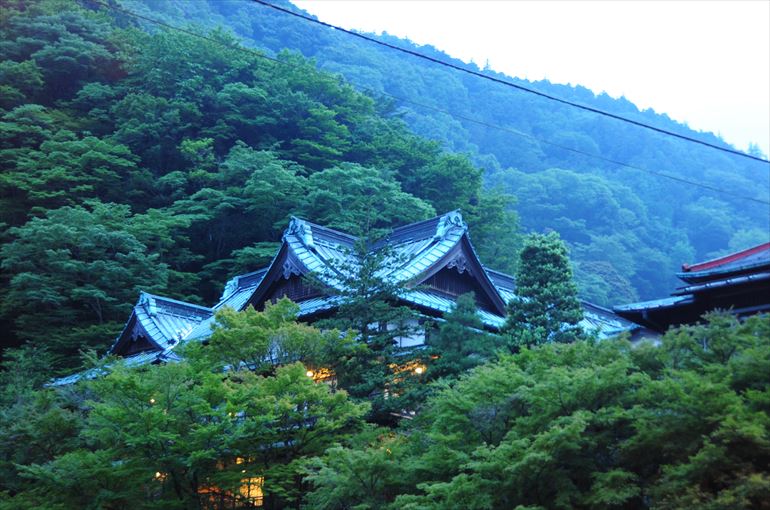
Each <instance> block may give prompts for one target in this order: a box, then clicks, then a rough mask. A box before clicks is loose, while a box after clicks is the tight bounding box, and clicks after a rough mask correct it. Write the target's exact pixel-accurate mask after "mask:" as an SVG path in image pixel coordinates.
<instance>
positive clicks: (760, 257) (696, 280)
mask: <svg viewBox="0 0 770 510" xmlns="http://www.w3.org/2000/svg"><path fill="white" fill-rule="evenodd" d="M682 269H683V270H684V271H683V272H681V273H677V276H678V277H679V278H680V279H682V280H684V281H685V282H686V283H689V284H690V285H687V286H684V287H680V288H678V289H677V290H675V291H674V292H672V293H671V296H672V297H669V298H665V299H657V300H653V301H644V302H641V303H631V304H627V305H619V306H616V307H615V308H614V309H615V311H616V312H617V313H618V314H619V315H621V316H622V317H625V318H627V319H630V320H632V321H634V322H636V323H637V324H641V325H642V326H645V327H648V328H651V329H654V330H656V331H658V332H664V331H666V329H668V328H669V327H671V326H678V325H681V324H693V323H695V322H698V321H699V320H700V319H701V318H702V316H703V315H704V314H705V313H707V312H709V311H712V310H716V309H721V310H731V312H732V313H733V314H735V315H738V316H744V315H750V314H753V313H764V312H767V311H770V290H769V289H770V287H769V286H768V283H769V282H770V243H764V244H760V245H758V246H754V247H753V248H749V249H747V250H743V251H739V252H736V253H731V254H730V255H726V256H724V257H720V258H717V259H713V260H709V261H706V262H699V263H697V264H692V265H688V264H683V265H682Z"/></svg>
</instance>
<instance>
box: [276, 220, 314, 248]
mask: <svg viewBox="0 0 770 510" xmlns="http://www.w3.org/2000/svg"><path fill="white" fill-rule="evenodd" d="M290 235H293V236H296V237H298V238H299V240H300V241H301V242H302V244H304V245H305V246H306V247H308V248H315V243H314V242H313V231H312V230H311V229H310V225H308V224H307V222H305V221H304V220H302V219H300V218H297V217H296V216H292V217H291V221H290V222H289V226H288V227H287V228H286V231H285V232H284V233H283V240H284V241H285V240H286V236H290Z"/></svg>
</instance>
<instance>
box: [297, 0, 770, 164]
mask: <svg viewBox="0 0 770 510" xmlns="http://www.w3.org/2000/svg"><path fill="white" fill-rule="evenodd" d="M294 3H295V4H296V5H298V6H299V7H300V8H302V9H305V10H306V11H308V12H310V13H312V14H314V15H316V16H317V17H318V18H319V19H321V20H322V21H326V22H328V23H332V24H336V25H340V26H342V27H344V28H348V29H356V30H361V31H366V32H374V33H381V32H383V31H385V32H388V33H389V34H393V35H397V36H399V37H405V38H408V39H410V40H412V41H413V42H415V43H418V44H432V45H433V46H435V47H436V48H438V49H440V50H443V51H445V52H446V53H448V54H450V55H452V56H454V57H457V58H460V59H462V60H465V61H470V60H473V61H474V62H476V63H477V64H478V65H479V66H482V67H483V66H484V64H485V63H486V62H489V65H490V67H492V69H494V70H496V71H500V72H503V73H506V74H508V75H511V76H517V77H520V78H526V79H529V80H540V79H548V80H550V81H551V82H555V83H569V84H573V85H577V84H579V85H583V86H585V87H588V88H589V89H591V90H593V91H594V92H597V93H599V92H602V91H604V92H607V93H608V94H609V95H611V96H613V97H620V96H625V97H626V98H628V99H629V100H630V101H632V102H633V103H634V104H636V105H637V106H638V107H639V108H640V109H645V108H653V109H654V110H655V111H657V112H659V113H666V114H668V115H669V116H670V117H671V118H673V119H676V120H678V121H680V122H684V123H686V124H688V125H689V126H690V127H691V128H693V129H695V130H699V131H712V132H714V133H717V134H720V135H721V136H722V137H723V138H724V139H725V140H726V141H728V142H729V143H731V144H733V145H735V146H736V147H737V148H738V149H741V150H746V149H747V147H748V145H749V143H750V142H753V143H756V144H758V145H759V146H760V148H761V149H762V151H763V152H764V153H765V154H766V155H767V154H768V153H770V0H749V1H735V0H732V1H714V0H711V1H699V0H687V1H650V0H644V1H628V0H621V1H583V0H570V1H555V0H551V1H524V0H508V1H503V0H498V1H481V0H454V1H446V0H431V1H424V0H409V1H406V0H359V1H351V0H347V1H340V0H296V1H294Z"/></svg>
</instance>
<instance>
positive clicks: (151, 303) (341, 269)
mask: <svg viewBox="0 0 770 510" xmlns="http://www.w3.org/2000/svg"><path fill="white" fill-rule="evenodd" d="M355 243H356V237H354V236H351V235H349V234H346V233H344V232H339V231H337V230H333V229H330V228H327V227H323V226H320V225H316V224H313V223H310V222H308V221H305V220H302V219H299V218H292V220H291V222H290V223H289V226H288V228H287V229H286V231H285V232H284V234H283V239H282V243H281V247H280V248H279V250H278V253H276V255H275V257H274V258H273V260H272V262H271V263H270V265H269V266H267V267H264V268H261V269H258V270H256V271H254V272H251V273H247V274H243V275H239V276H236V277H234V278H233V279H231V280H230V281H229V282H227V284H226V285H225V288H224V292H223V294H222V296H221V298H220V299H219V302H218V303H216V304H214V305H213V306H212V307H210V308H209V307H203V306H198V305H193V304H190V303H184V302H181V301H177V300H174V299H169V298H165V297H162V296H155V295H152V294H148V293H145V292H143V293H141V295H140V296H139V300H138V302H137V303H136V305H135V306H134V309H133V312H132V314H131V316H130V317H129V319H128V322H127V323H126V326H125V328H124V329H123V331H122V332H121V333H120V335H119V336H118V338H117V339H116V341H115V343H114V344H113V346H112V348H111V349H110V354H113V355H118V356H121V357H123V358H124V359H125V361H126V363H129V364H145V363H161V362H166V361H175V360H178V356H177V355H176V354H175V353H174V349H175V348H176V347H177V346H178V345H179V344H181V343H184V342H190V341H202V340H205V339H206V338H207V337H208V336H209V335H210V334H211V331H212V324H213V322H214V320H215V317H214V314H215V313H216V311H217V310H219V309H220V308H223V307H231V308H233V309H235V310H239V311H240V310H244V309H245V308H247V307H248V306H253V307H254V308H256V309H258V310H259V309H262V308H263V307H264V306H265V303H267V302H269V301H273V302H274V301H276V300H277V299H279V298H281V297H283V296H286V297H288V298H290V299H291V300H293V301H295V302H296V303H297V304H298V305H299V319H300V320H304V321H308V322H312V321H314V320H317V319H319V318H322V317H324V316H327V315H329V314H330V313H331V312H332V311H333V310H334V308H335V307H336V306H337V305H338V304H339V302H340V301H339V300H340V299H342V298H340V296H339V295H338V294H336V293H334V292H330V291H329V290H334V289H340V287H341V286H342V285H344V281H345V280H346V277H349V276H350V272H351V268H352V270H353V272H354V271H355V268H356V266H357V264H359V263H360V261H359V260H357V256H356V255H355V253H356V247H355ZM383 249H387V250H386V251H387V256H386V258H385V260H384V261H383V264H382V269H381V270H380V272H379V274H377V277H379V278H381V279H386V280H390V281H392V282H395V283H398V284H400V285H403V288H404V291H403V292H402V293H401V295H400V296H399V298H400V300H401V301H402V303H403V304H405V305H407V306H410V307H411V308H413V309H414V310H416V311H417V312H418V316H419V317H421V318H422V319H421V320H427V319H438V320H440V319H441V317H442V316H443V314H445V313H447V312H449V311H450V310H452V308H453V307H454V305H455V300H456V298H457V297H458V296H459V295H460V294H464V293H467V292H471V291H473V292H474V295H475V296H476V302H477V305H478V314H479V318H480V319H481V322H482V323H483V324H484V327H485V328H486V329H488V330H489V331H493V332H494V331H498V330H499V329H500V328H501V327H502V326H503V324H504V323H505V314H506V311H505V308H506V303H507V302H508V300H509V299H510V298H511V297H512V296H513V294H514V292H515V288H516V286H515V282H514V280H513V278H512V277H511V276H508V275H506V274H503V273H500V272H498V271H494V270H492V269H489V268H487V267H485V266H483V265H482V263H481V261H480V260H479V258H478V256H477V255H476V251H475V249H474V248H473V245H472V244H471V240H470V236H469V233H468V226H467V224H466V223H465V222H464V221H463V218H462V215H461V214H460V212H459V211H453V212H450V213H448V214H445V215H443V216H439V217H436V218H433V219H430V220H425V221H421V222H418V223H413V224H411V225H406V226H403V227H399V228H397V229H395V230H393V231H392V232H391V233H390V235H389V236H387V237H386V238H385V239H384V240H382V241H380V242H379V243H377V244H375V245H373V246H371V248H370V250H371V252H378V251H380V250H383ZM346 272H347V275H346V274H345V273H346ZM310 277H312V278H310ZM311 280H315V283H311ZM348 281H349V280H348ZM319 283H320V285H319ZM324 288H326V289H329V290H327V291H324V290H323V289H324ZM581 325H582V326H583V328H584V329H586V330H587V331H591V332H595V333H597V334H598V335H599V336H600V337H608V336H613V335H616V334H618V333H621V332H623V331H629V330H633V329H634V328H635V327H636V326H635V325H634V324H633V323H631V322H629V321H626V320H625V319H622V318H621V317H618V316H617V315H615V314H614V313H613V312H612V311H611V310H608V309H605V308H602V307H599V306H596V305H593V304H590V303H584V319H583V321H582V323H581ZM400 342H401V345H400V347H402V348H405V349H409V348H416V347H419V346H420V345H422V344H423V343H424V335H417V336H411V337H409V338H402V339H400ZM67 379H68V378H65V379H61V380H59V383H61V384H66V383H67V382H70V381H68V380H67Z"/></svg>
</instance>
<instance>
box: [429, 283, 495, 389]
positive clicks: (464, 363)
mask: <svg viewBox="0 0 770 510" xmlns="http://www.w3.org/2000/svg"><path fill="white" fill-rule="evenodd" d="M444 319H445V322H440V323H439V325H438V327H437V329H436V330H435V331H433V332H431V334H430V335H429V336H428V338H427V344H428V346H429V347H430V353H431V354H433V355H435V356H437V358H436V359H434V360H432V361H431V363H430V365H429V366H428V371H427V376H428V378H430V379H439V378H442V377H449V378H455V377H458V376H460V375H461V374H463V373H465V372H467V371H468V370H470V369H471V368H473V367H475V366H477V365H481V364H483V363H485V362H487V361H490V360H491V359H492V358H493V356H494V353H495V349H496V347H497V345H496V343H497V342H496V341H495V340H498V339H499V338H498V337H496V336H494V335H491V334H489V333H486V332H484V330H483V324H482V323H481V319H480V318H479V316H478V309H477V308H476V299H475V297H474V295H473V293H472V292H471V293H468V294H463V295H461V296H459V297H458V298H457V304H456V305H455V308H454V309H453V310H452V311H451V312H449V313H448V314H446V316H445V317H444Z"/></svg>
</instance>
